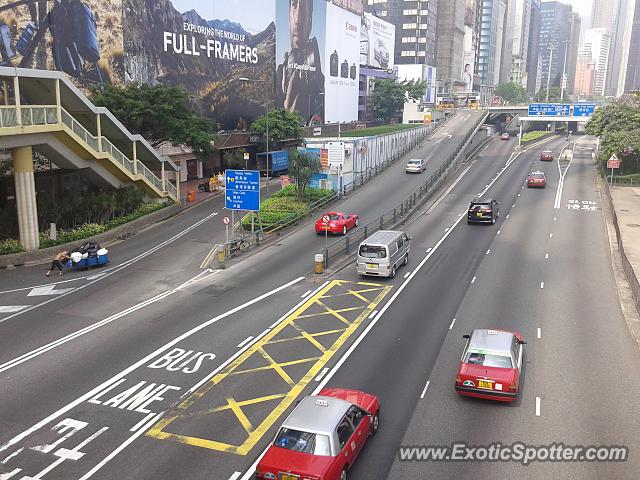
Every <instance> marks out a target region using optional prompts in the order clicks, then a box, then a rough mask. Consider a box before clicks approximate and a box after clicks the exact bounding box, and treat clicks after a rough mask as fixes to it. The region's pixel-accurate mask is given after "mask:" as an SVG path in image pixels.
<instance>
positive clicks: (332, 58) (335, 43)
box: [325, 3, 360, 123]
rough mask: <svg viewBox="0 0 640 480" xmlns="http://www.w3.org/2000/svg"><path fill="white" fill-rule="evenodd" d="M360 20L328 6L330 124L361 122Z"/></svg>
mask: <svg viewBox="0 0 640 480" xmlns="http://www.w3.org/2000/svg"><path fill="white" fill-rule="evenodd" d="M359 45H360V17H359V16H358V15H356V14H355V13H352V12H350V11H348V10H345V9H343V8H340V7H338V6H336V5H333V4H331V3H328V4H327V34H326V51H325V64H326V65H328V66H329V67H328V69H327V70H328V75H326V77H325V91H326V95H325V111H326V121H327V122H332V123H335V122H351V121H354V120H357V119H358V84H359V80H360V46H359Z"/></svg>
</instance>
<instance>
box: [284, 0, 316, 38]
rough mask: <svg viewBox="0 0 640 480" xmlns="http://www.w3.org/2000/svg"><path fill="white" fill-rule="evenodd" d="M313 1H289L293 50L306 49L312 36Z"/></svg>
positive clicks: (290, 33)
mask: <svg viewBox="0 0 640 480" xmlns="http://www.w3.org/2000/svg"><path fill="white" fill-rule="evenodd" d="M312 14H313V0H289V35H290V36H291V48H294V49H298V48H304V47H305V46H306V45H307V42H308V41H309V35H311V16H312Z"/></svg>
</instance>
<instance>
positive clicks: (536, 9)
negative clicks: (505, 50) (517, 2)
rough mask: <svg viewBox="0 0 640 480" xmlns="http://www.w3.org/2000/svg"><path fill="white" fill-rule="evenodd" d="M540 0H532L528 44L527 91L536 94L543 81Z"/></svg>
mask: <svg viewBox="0 0 640 480" xmlns="http://www.w3.org/2000/svg"><path fill="white" fill-rule="evenodd" d="M541 22H542V18H541V13H540V0H531V15H530V20H529V45H528V46H527V92H529V93H530V94H532V95H535V94H536V93H538V91H539V90H540V83H541V81H542V57H541V56H540V25H541Z"/></svg>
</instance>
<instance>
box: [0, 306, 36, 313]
mask: <svg viewBox="0 0 640 480" xmlns="http://www.w3.org/2000/svg"><path fill="white" fill-rule="evenodd" d="M30 306H31V305H0V313H15V312H19V311H20V310H24V309H25V308H29V307H30Z"/></svg>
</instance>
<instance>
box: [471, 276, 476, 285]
mask: <svg viewBox="0 0 640 480" xmlns="http://www.w3.org/2000/svg"><path fill="white" fill-rule="evenodd" d="M471 283H476V276H475V275H474V276H473V278H472V279H471Z"/></svg>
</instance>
